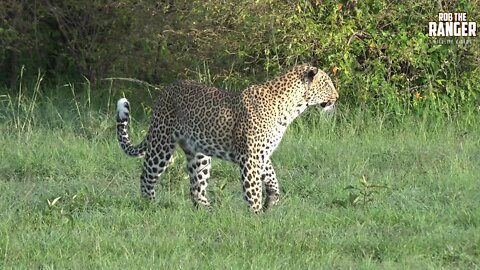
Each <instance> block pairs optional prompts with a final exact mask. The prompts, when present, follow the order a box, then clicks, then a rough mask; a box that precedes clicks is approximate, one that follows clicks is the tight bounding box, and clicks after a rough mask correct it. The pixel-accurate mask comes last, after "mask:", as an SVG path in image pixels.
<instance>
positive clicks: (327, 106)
mask: <svg viewBox="0 0 480 270" xmlns="http://www.w3.org/2000/svg"><path fill="white" fill-rule="evenodd" d="M318 106H319V107H320V108H322V109H323V111H330V110H332V109H333V108H334V107H335V102H331V101H324V102H321V103H319V104H318Z"/></svg>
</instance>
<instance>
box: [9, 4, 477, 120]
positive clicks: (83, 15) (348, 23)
mask: <svg viewBox="0 0 480 270" xmlns="http://www.w3.org/2000/svg"><path fill="white" fill-rule="evenodd" d="M4 2H5V3H4V4H2V6H1V7H0V21H1V22H2V25H1V26H0V71H1V74H4V75H2V76H3V77H0V80H2V81H4V84H7V85H8V84H10V86H12V85H14V84H15V83H16V82H17V81H18V80H17V76H18V74H19V70H20V67H21V66H26V67H27V71H29V73H30V74H31V76H35V74H36V70H37V69H38V68H39V69H40V70H43V71H46V72H47V73H48V76H47V79H48V78H50V79H52V78H58V79H60V80H62V78H65V77H67V80H71V79H72V78H73V79H75V78H77V79H78V78H80V76H78V74H80V75H82V76H85V77H86V78H87V79H88V80H89V81H90V82H92V83H94V85H95V82H97V81H98V80H99V79H102V78H105V77H118V76H120V77H135V78H139V79H142V80H146V81H150V82H153V83H160V84H161V83H166V82H169V81H172V80H175V79H178V78H183V77H190V78H191V77H198V78H199V79H205V78H206V77H208V80H207V82H209V83H214V84H221V85H222V86H223V87H226V88H234V89H238V88H241V87H244V86H246V85H248V84H251V83H254V82H257V81H263V80H265V78H268V77H271V76H274V75H276V74H277V73H279V72H281V71H282V70H284V69H286V68H288V67H290V66H292V65H294V64H296V63H299V62H313V63H314V64H317V65H318V66H320V67H321V68H323V69H324V70H328V71H329V72H330V73H331V75H332V76H333V77H334V78H335V81H336V84H337V87H338V88H339V89H340V91H341V94H342V95H341V96H342V98H343V102H345V103H349V104H351V105H355V106H358V105H362V104H369V105H370V104H371V105H373V107H374V108H376V109H378V110H381V111H389V112H394V113H395V114H405V113H408V112H412V111H413V112H415V111H419V112H421V111H423V110H424V109H425V108H427V107H428V108H434V109H436V110H437V111H442V112H445V113H446V114H451V113H454V112H457V111H461V110H463V109H462V108H463V107H464V105H465V104H466V103H470V104H474V105H475V107H477V106H478V104H479V92H480V91H479V89H478V85H479V83H480V45H479V44H480V42H479V41H478V39H476V38H469V39H463V40H461V42H463V43H462V44H441V41H442V40H436V39H434V38H431V37H428V36H427V35H426V32H427V25H428V22H429V21H432V20H435V19H436V16H437V13H438V12H455V11H459V10H460V11H462V12H466V13H467V14H468V19H469V20H477V21H478V18H479V16H480V8H479V7H480V5H479V1H478V0H474V1H457V2H455V3H454V2H450V1H426V0H420V1H386V0H369V1H347V0H310V1H307V0H302V1H293V0H288V1H283V0H266V1H254V0H243V1H233V0H226V1H214V0H206V1H171V0H168V1H132V0H122V1H112V0H103V1H100V0H95V1H91V2H88V3H87V2H85V1H83V0H66V1H51V0H38V1H35V3H34V4H30V3H27V2H22V1H15V0H7V1H4ZM455 41H457V42H458V41H459V39H455ZM27 73H28V72H27ZM202 74H208V76H202ZM52 75H53V76H52ZM72 76H73V77H72ZM63 80H64V79H63ZM470 107H471V106H470Z"/></svg>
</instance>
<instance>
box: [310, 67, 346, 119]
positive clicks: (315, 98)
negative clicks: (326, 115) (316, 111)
mask: <svg viewBox="0 0 480 270" xmlns="http://www.w3.org/2000/svg"><path fill="white" fill-rule="evenodd" d="M301 74H302V76H303V78H304V84H305V93H304V95H303V98H304V100H305V102H307V104H308V105H317V106H319V107H320V108H322V109H323V110H324V111H329V110H332V109H333V108H334V106H335V102H336V101H337V99H338V93H337V90H336V89H335V86H334V85H333V82H332V80H331V79H330V77H329V76H328V75H327V74H326V73H325V72H323V71H322V70H320V69H318V68H317V67H314V66H309V65H302V66H301Z"/></svg>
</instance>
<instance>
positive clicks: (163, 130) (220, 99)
mask: <svg viewBox="0 0 480 270" xmlns="http://www.w3.org/2000/svg"><path fill="white" fill-rule="evenodd" d="M337 99H338V93H337V90H336V88H335V86H334V84H333V82H332V80H331V78H330V77H329V75H328V74H327V73H326V72H324V71H322V70H321V69H319V68H317V67H315V66H312V65H309V64H301V65H297V66H294V67H293V68H291V69H289V70H287V71H286V72H284V73H282V74H280V75H278V76H277V77H274V78H272V79H270V80H268V81H266V82H264V83H260V84H253V85H250V86H248V87H246V88H245V89H244V90H242V91H227V90H224V89H221V88H217V87H214V86H209V85H206V84H202V83H199V82H196V81H192V80H179V81H176V82H173V83H171V84H169V85H167V86H165V87H164V88H163V89H162V90H161V91H159V94H158V97H157V98H156V100H155V101H154V104H153V113H152V117H151V123H150V126H149V128H148V131H147V134H146V136H145V137H144V139H143V140H142V141H141V142H140V143H139V144H137V145H134V144H132V142H131V141H130V139H129V133H128V129H127V126H128V122H129V119H130V103H129V101H128V100H127V99H126V98H121V99H119V100H118V102H117V110H116V116H117V121H116V132H117V139H118V142H119V144H120V148H121V149H122V150H123V152H124V153H125V154H127V155H128V156H132V157H143V158H144V160H143V170H142V174H141V176H140V192H141V195H142V197H146V198H149V199H155V185H156V183H157V181H158V179H159V177H160V175H161V174H162V173H163V172H164V171H165V169H166V167H167V166H168V165H169V163H170V162H171V160H172V157H173V156H174V152H175V150H176V147H178V146H180V148H181V149H182V150H183V152H184V153H185V157H186V163H187V172H188V175H189V178H190V197H191V200H192V202H193V204H194V205H195V206H204V207H207V208H210V207H211V204H210V202H209V199H208V194H207V187H208V184H209V178H210V171H211V166H212V162H211V161H212V158H219V159H222V160H226V161H229V162H233V163H234V164H237V165H238V166H239V169H240V175H241V177H240V179H241V186H242V192H243V198H244V200H245V201H246V202H247V204H248V207H249V208H250V209H251V210H252V211H253V212H255V213H258V212H261V211H263V210H266V209H268V208H270V207H273V206H274V205H276V204H277V203H278V202H279V200H280V188H279V183H278V180H277V177H276V173H275V170H274V168H273V165H272V161H271V156H272V154H273V152H274V151H275V149H276V148H277V146H278V145H279V144H280V141H281V140H282V137H283V135H284V134H285V131H286V130H287V127H288V126H289V125H290V124H291V123H292V121H293V120H294V119H295V118H297V117H298V116H299V115H300V114H302V112H304V111H305V110H306V109H307V108H308V107H311V106H315V107H317V108H319V109H320V110H323V111H331V110H333V109H334V107H335V103H336V101H337ZM263 198H264V200H265V201H264V202H263Z"/></svg>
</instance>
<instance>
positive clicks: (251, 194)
mask: <svg viewBox="0 0 480 270" xmlns="http://www.w3.org/2000/svg"><path fill="white" fill-rule="evenodd" d="M256 157H258V155H257V156H253V157H248V158H244V159H243V160H242V162H241V163H240V173H241V175H242V186H243V198H244V199H245V201H247V203H248V205H249V206H250V208H251V209H252V210H253V212H255V213H258V212H260V211H261V210H262V180H261V167H262V166H261V162H260V160H259V159H258V158H256Z"/></svg>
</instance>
